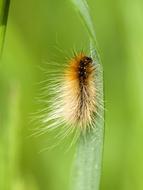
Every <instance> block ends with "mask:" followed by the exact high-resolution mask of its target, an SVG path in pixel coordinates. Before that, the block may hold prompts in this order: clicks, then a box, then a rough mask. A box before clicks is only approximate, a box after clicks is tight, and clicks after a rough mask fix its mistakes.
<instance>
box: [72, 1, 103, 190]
mask: <svg viewBox="0 0 143 190" xmlns="http://www.w3.org/2000/svg"><path fill="white" fill-rule="evenodd" d="M71 2H72V4H73V5H74V8H75V9H76V10H77V12H78V14H79V15H80V17H81V19H82V21H83V23H84V26H85V27H86V29H87V32H88V34H89V41H90V47H91V53H92V54H94V55H93V56H94V57H95V61H96V64H99V66H100V67H102V66H101V60H100V56H99V53H98V47H97V42H96V34H95V29H94V25H93V22H92V19H91V16H90V13H89V7H88V4H87V2H86V1H85V0H71ZM99 75H100V76H99V77H100V80H101V86H100V89H98V90H99V91H100V101H101V102H104V101H103V75H102V72H101V73H99ZM95 123H96V124H95V130H93V131H91V132H90V133H88V134H87V135H86V140H85V139H84V137H82V136H81V137H80V141H79V144H78V147H77V152H76V157H75V166H74V173H73V174H74V177H73V181H72V189H73V190H99V189H100V181H101V171H102V155H103V144H104V109H99V115H98V116H97V117H96V121H95Z"/></svg>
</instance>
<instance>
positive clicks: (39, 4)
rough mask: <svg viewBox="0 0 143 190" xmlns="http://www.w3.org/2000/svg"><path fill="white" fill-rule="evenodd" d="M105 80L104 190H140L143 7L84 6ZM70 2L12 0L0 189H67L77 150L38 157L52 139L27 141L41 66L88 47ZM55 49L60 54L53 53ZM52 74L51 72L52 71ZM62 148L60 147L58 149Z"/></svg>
mask: <svg viewBox="0 0 143 190" xmlns="http://www.w3.org/2000/svg"><path fill="white" fill-rule="evenodd" d="M88 3H89V6H90V11H91V15H92V17H93V20H94V23H95V27H96V28H95V29H96V34H97V40H98V44H99V47H100V55H101V59H102V62H103V67H104V81H105V105H106V117H105V124H106V129H105V147H104V160H103V172H102V181H101V190H142V189H143V150H142V147H143V116H142V114H143V1H142V0H136V1H133V0H118V1H114V0H109V1H106V0H96V1H95V0H88ZM87 44H88V37H87V32H86V30H85V28H84V26H83V25H82V23H81V20H80V19H79V17H78V15H77V14H76V12H75V10H74V9H73V7H72V5H71V3H70V1H69V0H67V1H64V0H61V1H58V0H41V1H38V0H30V1H29V0H25V1H19V0H11V4H10V9H9V17H8V23H7V30H6V36H5V43H4V51H3V55H2V59H1V66H0V190H67V189H69V183H70V177H71V168H72V161H73V158H74V150H73V149H74V148H73V149H71V150H70V151H69V152H68V153H65V152H64V151H63V149H62V147H57V148H55V149H53V150H51V151H44V152H41V153H39V152H40V151H41V150H42V149H43V148H46V146H47V139H48V138H51V137H50V136H49V134H46V135H43V136H40V137H29V136H30V135H31V134H32V133H33V128H34V127H35V125H34V123H33V122H30V117H29V115H30V113H33V112H35V111H36V110H37V107H38V106H39V105H37V104H35V97H36V94H37V91H38V90H39V89H38V85H36V84H37V82H39V81H42V80H43V79H45V77H46V75H45V73H43V72H42V70H40V69H39V66H43V65H44V63H43V60H52V59H55V60H56V61H59V62H61V61H62V60H63V57H64V53H63V54H62V53H61V52H60V53H59V55H58V53H57V49H60V48H61V49H62V51H63V52H67V53H68V54H70V52H71V51H72V49H73V48H75V49H77V50H78V49H80V48H81V47H85V48H86V49H87V48H88V47H87V46H88V45H87ZM53 47H57V48H53ZM55 69H56V68H55ZM61 146H62V145H61Z"/></svg>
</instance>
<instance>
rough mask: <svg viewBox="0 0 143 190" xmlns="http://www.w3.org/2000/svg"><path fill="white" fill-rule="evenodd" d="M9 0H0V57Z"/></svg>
mask: <svg viewBox="0 0 143 190" xmlns="http://www.w3.org/2000/svg"><path fill="white" fill-rule="evenodd" d="M9 5H10V0H0V58H1V56H2V51H3V46H4V40H5V32H6V25H7V18H8V11H9Z"/></svg>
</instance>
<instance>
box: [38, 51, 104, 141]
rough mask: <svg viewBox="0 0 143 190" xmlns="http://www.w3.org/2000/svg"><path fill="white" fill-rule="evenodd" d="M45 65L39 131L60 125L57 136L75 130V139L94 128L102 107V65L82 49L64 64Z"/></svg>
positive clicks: (63, 135)
mask: <svg viewBox="0 0 143 190" xmlns="http://www.w3.org/2000/svg"><path fill="white" fill-rule="evenodd" d="M48 66H49V67H48V71H47V72H46V73H47V81H46V85H45V88H46V90H45V94H46V99H45V100H46V106H45V107H46V108H45V110H43V111H44V114H42V118H41V122H42V123H43V124H44V127H43V128H42V129H40V133H45V132H47V131H53V129H59V133H58V135H57V136H58V137H60V138H65V137H67V136H68V135H69V134H72V133H74V134H75V136H74V137H75V139H74V141H76V140H77V139H78V137H79V136H80V135H81V134H84V135H86V133H87V132H90V131H91V130H92V129H94V128H96V117H97V115H98V114H99V110H100V109H101V108H103V103H102V102H101V97H100V96H101V94H100V93H101V91H100V85H101V80H100V75H101V74H100V73H101V72H102V69H101V66H100V65H99V64H97V63H96V60H94V58H93V57H92V56H87V55H86V54H85V53H84V52H79V53H75V54H74V56H73V57H72V58H70V59H68V61H67V63H66V64H59V63H55V62H53V63H52V62H51V63H49V64H48Z"/></svg>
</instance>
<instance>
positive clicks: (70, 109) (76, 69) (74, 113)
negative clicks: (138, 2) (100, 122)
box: [61, 53, 96, 129]
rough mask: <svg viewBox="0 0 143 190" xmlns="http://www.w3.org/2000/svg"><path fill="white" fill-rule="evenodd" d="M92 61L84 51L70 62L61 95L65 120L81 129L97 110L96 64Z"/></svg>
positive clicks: (89, 121) (89, 122)
mask: <svg viewBox="0 0 143 190" xmlns="http://www.w3.org/2000/svg"><path fill="white" fill-rule="evenodd" d="M92 62H93V60H92V59H91V58H90V57H87V56H85V55H84V54H83V53H80V54H78V55H77V56H76V57H74V58H73V59H72V60H71V61H70V62H69V66H68V67H67V70H66V71H65V80H64V81H65V82H64V84H63V90H62V92H63V94H62V95H61V99H62V101H63V102H64V104H63V116H64V118H65V120H67V122H69V123H70V124H74V125H78V127H81V129H83V128H86V127H87V125H88V124H91V123H92V117H93V114H94V112H95V111H96V88H95V66H94V65H93V63H92Z"/></svg>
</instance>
